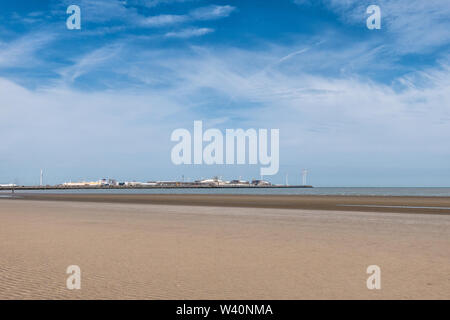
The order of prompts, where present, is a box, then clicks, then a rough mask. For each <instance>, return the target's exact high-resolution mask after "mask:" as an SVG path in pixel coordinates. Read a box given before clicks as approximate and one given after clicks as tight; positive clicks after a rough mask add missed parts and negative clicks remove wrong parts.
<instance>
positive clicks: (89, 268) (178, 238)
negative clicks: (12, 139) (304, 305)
mask: <svg viewBox="0 0 450 320" xmlns="http://www.w3.org/2000/svg"><path fill="white" fill-rule="evenodd" d="M149 196H150V197H149ZM34 197H36V198H38V199H39V200H38V199H36V198H34ZM45 197H47V198H45ZM45 197H43V196H42V195H39V196H37V195H32V196H30V197H28V198H27V199H28V200H23V199H14V200H11V199H6V198H3V199H0V299H136V298H139V299H394V298H399V299H449V298H450V250H449V248H450V216H449V215H447V214H445V212H444V214H442V213H441V214H432V213H436V211H435V210H430V209H428V210H430V211H431V212H430V213H431V214H430V213H429V212H424V213H425V214H422V213H419V212H415V214H409V213H407V212H404V210H403V211H401V212H397V213H392V212H373V209H372V208H371V209H370V210H369V209H368V208H364V209H362V208H359V207H358V208H357V207H345V208H344V207H339V208H340V209H339V211H336V205H337V204H340V203H341V202H342V200H343V199H342V198H340V197H330V198H329V200H328V201H329V202H327V201H323V198H322V200H321V201H318V200H317V199H316V198H315V197H307V198H308V199H310V200H308V201H309V202H308V201H305V202H302V201H300V200H295V199H292V200H288V198H285V199H286V201H283V202H279V198H278V200H277V201H278V202H279V203H278V205H279V207H281V208H271V207H270V206H271V205H273V206H275V204H276V203H275V202H273V201H275V200H274V199H275V198H273V197H266V196H264V200H261V199H262V197H260V198H259V201H258V202H255V201H252V197H251V196H249V197H247V196H242V197H237V198H236V196H231V197H229V196H219V198H220V199H221V201H222V203H219V202H217V201H216V200H214V201H213V202H212V203H211V201H212V200H213V199H215V198H213V197H218V196H213V197H206V198H208V199H207V200H204V199H206V198H205V196H188V197H186V196H184V195H183V196H181V195H180V196H176V197H173V196H169V197H166V196H165V195H164V196H159V197H156V196H155V195H145V196H141V197H139V196H135V195H126V196H120V197H118V196H117V195H115V196H114V197H110V198H108V199H105V198H102V197H99V196H98V195H92V196H91V195H90V196H85V195H77V196H73V195H70V196H68V195H64V196H63V197H61V196H59V195H58V196H53V197H56V198H58V200H60V201H50V200H54V199H52V198H51V196H50V195H45ZM65 197H69V198H70V200H71V201H68V198H65ZM83 197H84V198H83ZM86 197H87V198H89V199H86ZM130 197H131V198H130ZM233 197H234V198H233ZM132 198H133V199H132ZM227 198H230V199H227ZM297 198H298V197H297ZM353 198H354V197H345V199H346V202H345V203H349V204H358V203H359V202H357V201H361V204H362V202H364V203H365V202H366V201H367V200H368V199H362V198H359V200H355V199H353ZM377 198H378V197H377ZM189 199H190V200H189ZM202 199H203V200H202ZM304 199H305V198H304ZM75 200H76V201H75ZM87 200H88V201H87ZM253 200H254V199H253ZM369 200H371V201H370V202H369V204H376V203H378V202H377V201H379V202H380V203H383V204H386V202H383V201H382V200H377V199H375V197H370V199H369ZM158 201H160V202H161V203H158ZM164 201H166V202H169V203H171V204H177V205H168V204H166V203H164ZM355 201H356V202H357V203H355ZM389 201H390V202H388V204H390V205H395V204H400V205H405V203H407V204H408V205H413V204H414V205H417V206H419V205H420V206H425V207H426V206H440V207H446V206H447V207H448V206H449V205H448V201H449V200H448V199H445V198H443V199H433V201H432V202H429V200H427V199H422V198H406V197H402V198H398V199H391V200H389ZM405 201H407V202H405ZM136 202H137V203H136ZM186 202H188V203H186ZM345 203H344V204H345ZM188 204H189V205H188ZM199 204H200V205H199ZM211 205H214V206H211ZM259 206H266V208H259ZM285 206H290V207H291V209H283V208H284V207H285ZM305 206H310V207H309V208H308V207H305ZM320 206H322V207H320ZM292 207H294V208H292ZM312 208H314V209H315V210H312ZM320 208H322V209H320ZM333 209H334V210H333ZM378 209H383V211H384V210H385V209H387V208H377V210H378ZM358 210H365V211H364V212H363V211H358ZM422 210H424V209H422ZM444 211H445V210H444ZM69 265H78V266H80V268H81V271H82V288H81V290H74V291H71V290H68V289H67V288H66V278H67V276H68V275H66V273H65V271H66V268H67V266H69ZM369 265H378V266H380V268H381V283H382V288H381V290H368V289H367V287H366V279H367V277H368V275H367V274H366V268H367V266H369Z"/></svg>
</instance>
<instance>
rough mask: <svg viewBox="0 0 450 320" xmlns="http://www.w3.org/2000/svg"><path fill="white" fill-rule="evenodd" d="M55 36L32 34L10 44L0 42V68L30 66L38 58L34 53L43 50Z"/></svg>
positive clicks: (50, 34)
mask: <svg viewBox="0 0 450 320" xmlns="http://www.w3.org/2000/svg"><path fill="white" fill-rule="evenodd" d="M55 37H56V36H55V34H54V33H52V32H50V31H48V30H46V31H45V32H32V33H29V34H26V35H24V36H22V37H20V38H17V39H15V40H13V41H11V42H0V68H2V67H3V68H17V67H19V68H20V67H24V66H30V65H32V64H33V63H35V62H36V61H38V60H39V58H38V57H37V55H36V52H38V51H39V50H41V49H43V48H45V47H46V46H47V45H48V44H49V43H51V42H52V41H53V40H54V39H55Z"/></svg>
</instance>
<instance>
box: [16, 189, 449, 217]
mask: <svg viewBox="0 0 450 320" xmlns="http://www.w3.org/2000/svg"><path fill="white" fill-rule="evenodd" d="M15 197H16V199H22V200H44V201H77V202H100V203H129V204H131V203H135V204H161V205H182V206H215V207H239V208H274V209H307V210H333V211H360V212H365V211H371V212H403V213H429V214H448V215H450V197H386V196H324V195H230V194H221V195H214V194H49V193H46V194H16V195H15Z"/></svg>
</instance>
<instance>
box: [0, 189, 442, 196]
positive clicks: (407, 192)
mask: <svg viewBox="0 0 450 320" xmlns="http://www.w3.org/2000/svg"><path fill="white" fill-rule="evenodd" d="M15 193H16V194H20V193H58V194H82V193H83V194H244V195H252V194H255V195H256V194H262V195H343V196H357V195H358V196H425V197H450V188H419V187H417V188H413V187H397V188H392V187H389V188H385V187H377V188H373V187H372V188H362V187H351V188H350V187H315V188H230V189H226V188H208V189H195V188H193V189H190V188H186V189H183V188H180V189H90V190H89V189H76V190H74V189H71V190H68V189H62V190H16V191H15ZM9 194H11V191H0V197H2V196H3V197H7V196H8V195H9Z"/></svg>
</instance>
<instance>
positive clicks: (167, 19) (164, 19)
mask: <svg viewBox="0 0 450 320" xmlns="http://www.w3.org/2000/svg"><path fill="white" fill-rule="evenodd" d="M188 20H189V16H187V15H173V14H161V15H159V16H153V17H148V18H145V19H142V21H141V25H143V26H148V27H163V26H168V25H174V24H178V23H182V22H186V21H188Z"/></svg>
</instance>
